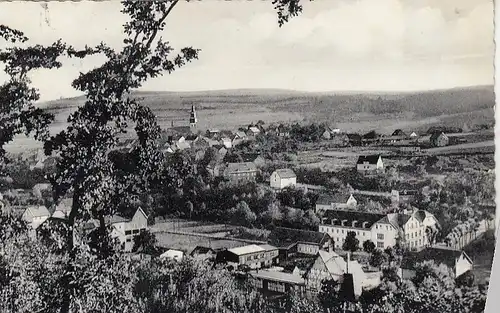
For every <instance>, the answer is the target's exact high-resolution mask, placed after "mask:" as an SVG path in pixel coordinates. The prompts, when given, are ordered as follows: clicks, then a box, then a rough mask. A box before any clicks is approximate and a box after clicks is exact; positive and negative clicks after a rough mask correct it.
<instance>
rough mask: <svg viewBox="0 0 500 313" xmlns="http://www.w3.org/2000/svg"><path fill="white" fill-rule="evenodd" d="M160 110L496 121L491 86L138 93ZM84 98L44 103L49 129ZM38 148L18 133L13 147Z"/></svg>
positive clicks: (240, 116)
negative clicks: (404, 90) (423, 89)
mask: <svg viewBox="0 0 500 313" xmlns="http://www.w3.org/2000/svg"><path fill="white" fill-rule="evenodd" d="M133 97H135V98H138V99H141V100H142V101H143V103H145V104H146V105H148V106H149V107H150V108H151V109H152V110H153V112H154V113H155V114H156V116H157V119H158V122H159V124H160V126H162V127H163V128H167V127H170V126H171V125H172V123H173V124H174V125H177V126H180V125H186V124H187V119H188V118H189V110H190V108H191V105H195V106H196V108H197V114H198V120H199V122H198V124H199V125H198V127H199V129H201V130H205V129H208V128H222V129H224V128H227V129H236V128H238V127H240V126H243V125H248V124H249V123H252V122H257V121H258V120H263V121H264V122H265V123H268V124H269V123H271V122H300V121H309V122H311V121H314V122H329V123H332V124H335V125H336V126H337V127H338V128H340V129H342V130H344V131H347V132H355V131H369V130H376V131H378V132H380V133H390V132H392V131H394V130H395V129H397V128H402V129H406V130H422V129H427V128H428V127H430V126H433V125H440V124H446V125H448V126H456V127H462V125H463V124H464V123H468V124H469V125H472V124H478V123H479V124H481V123H491V122H493V121H494V114H493V109H492V108H493V106H494V94H493V87H492V86H478V87H469V88H460V89H459V88H457V89H450V90H436V91H427V92H407V93H399V94H396V93H348V92H345V93H307V92H298V91H291V90H265V89H256V90H251V89H250V90H226V91H203V92H202V91H200V92H136V93H134V94H133ZM83 102H84V98H82V97H78V98H71V99H60V100H55V101H50V102H45V103H41V104H40V106H41V107H43V108H46V109H47V110H48V111H49V112H51V113H52V114H54V115H55V122H54V123H53V124H52V126H51V133H52V134H55V133H56V132H57V131H60V130H61V129H63V128H64V127H65V124H66V119H67V117H68V115H69V114H70V113H71V112H73V111H74V110H75V109H76V108H77V107H78V106H79V105H81V104H83ZM33 147H40V144H39V143H36V142H34V141H33V140H30V139H27V138H26V137H24V136H19V137H18V138H16V141H15V142H13V143H11V144H9V145H8V147H7V149H8V151H10V152H18V151H24V150H26V149H29V148H33Z"/></svg>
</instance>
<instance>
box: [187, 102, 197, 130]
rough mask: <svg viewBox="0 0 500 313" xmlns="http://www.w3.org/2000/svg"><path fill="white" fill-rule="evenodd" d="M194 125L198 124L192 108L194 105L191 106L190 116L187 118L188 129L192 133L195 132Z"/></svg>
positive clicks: (194, 110)
mask: <svg viewBox="0 0 500 313" xmlns="http://www.w3.org/2000/svg"><path fill="white" fill-rule="evenodd" d="M196 123H198V118H196V109H195V108H194V105H192V106H191V116H190V117H189V127H190V128H191V132H193V133H194V132H195V131H196Z"/></svg>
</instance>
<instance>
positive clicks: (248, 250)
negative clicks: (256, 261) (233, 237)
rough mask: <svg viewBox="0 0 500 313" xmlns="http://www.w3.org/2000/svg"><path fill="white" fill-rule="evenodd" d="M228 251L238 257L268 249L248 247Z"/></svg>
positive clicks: (256, 246)
mask: <svg viewBox="0 0 500 313" xmlns="http://www.w3.org/2000/svg"><path fill="white" fill-rule="evenodd" d="M228 251H229V252H231V253H233V254H236V255H244V254H249V253H255V252H261V251H266V249H264V248H263V247H261V246H258V245H248V246H243V247H237V248H232V249H228Z"/></svg>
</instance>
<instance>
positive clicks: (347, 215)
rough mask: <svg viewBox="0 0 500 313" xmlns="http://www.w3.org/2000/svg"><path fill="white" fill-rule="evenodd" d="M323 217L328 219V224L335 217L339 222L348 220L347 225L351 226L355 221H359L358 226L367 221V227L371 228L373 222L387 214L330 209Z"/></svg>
mask: <svg viewBox="0 0 500 313" xmlns="http://www.w3.org/2000/svg"><path fill="white" fill-rule="evenodd" d="M323 217H324V218H326V219H327V222H326V224H331V221H332V220H333V219H337V220H338V221H339V222H341V221H342V220H347V224H346V226H351V225H352V222H353V221H358V224H357V227H358V228H361V227H362V225H363V223H364V222H367V223H368V224H367V225H366V228H370V227H372V225H373V224H375V223H376V222H378V221H380V220H382V219H383V218H384V217H386V215H385V214H377V213H368V212H359V211H346V210H329V211H327V212H325V215H324V216H323Z"/></svg>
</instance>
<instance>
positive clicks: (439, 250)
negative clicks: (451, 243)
mask: <svg viewBox="0 0 500 313" xmlns="http://www.w3.org/2000/svg"><path fill="white" fill-rule="evenodd" d="M462 253H463V254H464V255H465V257H466V258H467V259H468V260H469V261H470V262H471V263H472V260H471V259H470V258H469V256H467V254H465V252H463V251H461V250H455V249H452V248H449V247H429V248H425V249H423V250H422V251H419V252H409V253H407V254H406V255H405V256H404V257H403V260H402V262H401V268H406V269H413V268H414V267H415V265H416V264H417V263H421V262H424V261H434V262H435V263H436V264H445V265H446V266H448V267H449V268H452V269H453V268H455V263H456V260H457V259H458V258H459V257H460V256H461V255H462Z"/></svg>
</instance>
